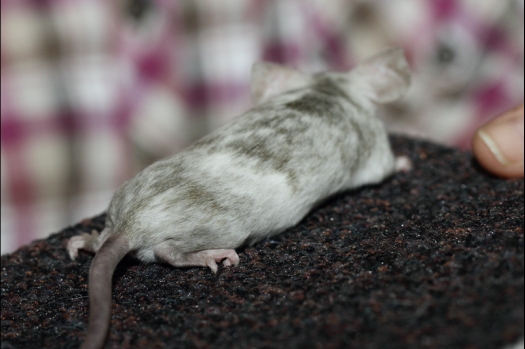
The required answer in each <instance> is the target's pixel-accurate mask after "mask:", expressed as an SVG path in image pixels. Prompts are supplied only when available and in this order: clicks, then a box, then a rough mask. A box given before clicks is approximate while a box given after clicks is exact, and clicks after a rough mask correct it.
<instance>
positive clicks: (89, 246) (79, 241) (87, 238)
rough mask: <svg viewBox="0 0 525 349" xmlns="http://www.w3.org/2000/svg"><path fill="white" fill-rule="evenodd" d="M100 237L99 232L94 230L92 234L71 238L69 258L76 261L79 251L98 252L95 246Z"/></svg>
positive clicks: (68, 246)
mask: <svg viewBox="0 0 525 349" xmlns="http://www.w3.org/2000/svg"><path fill="white" fill-rule="evenodd" d="M99 236H100V234H99V232H98V231H96V230H92V231H91V234H88V233H82V234H80V235H77V236H73V237H71V238H70V239H69V241H68V243H67V251H68V253H69V257H70V258H71V259H72V260H75V258H77V257H78V250H86V251H90V252H96V251H95V246H96V242H97V239H98V237H99Z"/></svg>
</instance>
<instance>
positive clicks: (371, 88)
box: [350, 48, 410, 103]
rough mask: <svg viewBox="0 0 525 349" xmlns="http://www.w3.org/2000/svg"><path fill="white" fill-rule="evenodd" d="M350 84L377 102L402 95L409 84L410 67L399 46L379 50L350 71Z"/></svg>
mask: <svg viewBox="0 0 525 349" xmlns="http://www.w3.org/2000/svg"><path fill="white" fill-rule="evenodd" d="M350 76H351V81H352V84H355V86H359V89H360V90H362V91H366V93H367V94H368V95H369V97H370V98H371V99H372V100H373V101H375V102H377V103H388V102H393V101H395V100H398V99H399V98H401V97H403V96H404V95H405V93H406V91H407V89H408V86H409V85H410V69H409V67H408V63H407V61H406V59H405V56H404V54H403V50H402V49H400V48H389V49H386V50H383V51H381V52H379V53H378V54H376V55H374V56H372V57H371V58H369V59H367V60H366V61H364V62H362V63H361V64H359V65H358V66H357V67H356V68H355V69H353V70H352V71H350Z"/></svg>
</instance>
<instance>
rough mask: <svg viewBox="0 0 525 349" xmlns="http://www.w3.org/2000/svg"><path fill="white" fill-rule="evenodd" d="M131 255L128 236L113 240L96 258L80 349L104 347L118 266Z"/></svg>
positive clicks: (102, 247) (110, 239)
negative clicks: (83, 337) (114, 273)
mask: <svg viewBox="0 0 525 349" xmlns="http://www.w3.org/2000/svg"><path fill="white" fill-rule="evenodd" d="M129 251H130V248H129V243H128V239H127V237H126V236H125V234H117V235H113V236H110V237H109V238H108V239H107V240H106V241H105V242H104V244H103V245H102V246H101V247H100V250H99V251H98V253H97V254H96V256H95V258H94V259H93V262H92V264H91V268H90V270H89V326H88V333H87V336H86V339H85V340H84V343H82V346H81V347H80V349H98V348H102V347H103V346H104V343H105V342H106V336H107V334H108V330H109V322H110V318H111V303H112V302H111V289H112V279H113V272H114V271H115V269H116V267H117V264H118V263H119V262H120V261H121V260H122V258H124V256H125V255H126V254H127V253H128V252H129Z"/></svg>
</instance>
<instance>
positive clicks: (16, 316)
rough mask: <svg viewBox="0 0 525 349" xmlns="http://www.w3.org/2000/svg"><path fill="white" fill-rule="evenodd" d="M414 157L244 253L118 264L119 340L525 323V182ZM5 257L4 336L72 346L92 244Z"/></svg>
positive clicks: (476, 330)
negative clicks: (73, 252)
mask: <svg viewBox="0 0 525 349" xmlns="http://www.w3.org/2000/svg"><path fill="white" fill-rule="evenodd" d="M393 146H394V149H395V151H396V153H398V154H406V155H409V156H410V157H411V158H412V160H413V161H414V165H415V169H414V170H413V171H412V172H411V173H408V174H397V175H395V176H394V177H392V178H390V179H388V180H387V181H386V182H384V183H383V184H381V185H378V186H374V187H366V188H362V189H359V190H356V191H353V192H350V193H345V194H342V195H339V196H337V197H334V198H332V199H331V200H329V201H327V202H326V203H324V204H323V205H321V206H320V207H319V208H318V209H316V210H314V211H313V212H312V213H311V214H310V215H309V216H308V217H306V218H305V219H304V220H303V221H302V222H301V223H300V224H299V225H298V226H296V227H294V228H292V229H290V230H288V231H287V232H286V233H284V234H282V235H280V236H277V237H275V238H273V240H270V241H264V242H261V243H258V244H256V245H255V246H253V247H249V248H246V249H243V250H240V251H239V257H240V259H241V263H240V265H239V266H238V267H233V268H226V269H220V270H219V273H218V274H217V275H216V276H215V275H213V274H212V273H211V272H210V271H209V270H207V269H204V268H202V269H199V268H192V269H175V268H172V267H170V266H167V265H158V264H153V265H147V266H146V265H141V264H139V263H138V262H136V261H135V260H133V259H132V258H130V257H126V259H125V260H124V261H123V262H122V263H121V264H120V265H119V267H118V269H117V272H116V277H115V280H114V283H115V287H114V301H113V302H114V304H113V316H112V320H111V332H110V336H109V341H108V345H107V348H378V349H379V348H472V349H473V348H501V347H502V346H504V344H505V343H511V342H513V341H515V340H517V339H518V338H519V337H520V336H522V335H523V331H524V330H523V325H524V312H523V307H524V284H523V281H524V278H523V276H524V260H523V206H524V204H523V180H501V179H496V178H493V177H491V176H489V175H487V174H485V173H484V172H483V171H482V170H480V169H479V168H478V167H477V166H476V165H475V164H473V161H472V158H471V156H470V154H468V153H463V152H460V151H458V150H455V149H450V148H445V147H441V146H437V145H435V144H432V143H428V142H423V141H417V140H407V139H405V138H400V137H393ZM103 224H104V217H103V216H100V217H96V218H94V219H89V220H85V221H83V222H82V223H81V224H78V225H76V226H75V227H72V228H68V229H65V230H64V231H62V232H60V233H58V234H54V235H52V236H50V237H49V238H48V239H46V240H40V241H35V242H33V243H32V244H30V245H29V246H25V247H23V248H21V249H19V250H18V251H16V252H15V253H13V254H9V255H4V256H2V264H1V266H2V276H1V282H2V285H1V288H2V332H1V338H2V346H1V347H2V348H6V349H7V348H37V347H41V348H74V347H76V346H77V345H78V344H79V343H80V342H81V340H82V338H83V337H84V335H85V331H86V328H87V323H86V321H87V312H88V300H87V284H86V282H87V275H88V269H89V266H90V264H91V261H92V258H93V257H92V256H91V255H89V254H87V253H81V254H80V256H79V259H78V260H77V261H70V260H69V258H68V256H67V254H66V250H65V246H66V243H67V239H68V238H69V237H71V236H72V235H75V234H79V233H80V232H82V231H86V232H88V231H90V230H91V229H93V228H96V229H101V228H102V227H103Z"/></svg>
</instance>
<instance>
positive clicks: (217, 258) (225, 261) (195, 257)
mask: <svg viewBox="0 0 525 349" xmlns="http://www.w3.org/2000/svg"><path fill="white" fill-rule="evenodd" d="M154 251H155V256H156V257H157V258H159V259H161V260H163V261H165V262H167V263H169V264H171V265H173V266H174V267H208V268H210V269H211V271H212V272H213V273H214V274H215V273H217V270H218V268H219V267H218V265H217V263H221V262H222V265H223V266H225V267H228V266H231V265H238V264H239V256H238V255H237V252H235V250H234V249H217V250H204V251H198V252H193V253H186V254H180V253H178V252H177V248H176V247H175V246H173V245H172V244H171V243H170V242H165V243H163V244H160V245H158V246H157V247H156V248H155V250H154Z"/></svg>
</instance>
